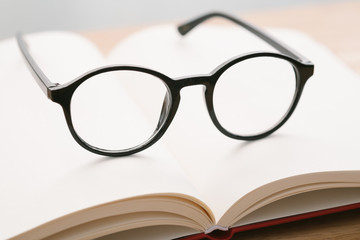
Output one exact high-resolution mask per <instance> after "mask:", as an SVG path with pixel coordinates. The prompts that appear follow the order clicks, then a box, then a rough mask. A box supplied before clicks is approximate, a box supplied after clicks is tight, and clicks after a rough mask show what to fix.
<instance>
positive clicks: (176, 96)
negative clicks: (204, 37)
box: [16, 13, 314, 156]
mask: <svg viewBox="0 0 360 240" xmlns="http://www.w3.org/2000/svg"><path fill="white" fill-rule="evenodd" d="M213 17H221V18H225V19H227V20H230V21H231V22H233V23H235V24H238V25H240V26H242V27H243V28H245V29H247V30H248V31H250V32H252V33H253V34H255V35H256V36H258V37H259V38H261V39H262V40H264V41H265V42H267V43H268V44H269V45H271V46H272V47H274V48H275V49H276V50H278V51H279V52H280V53H273V52H256V53H250V54H245V55H240V56H237V57H235V58H232V59H230V60H228V61H226V62H224V63H223V64H221V65H220V66H218V67H217V68H216V69H215V70H213V71H212V72H211V73H209V74H206V75H199V76H191V77H183V78H179V79H172V78H170V77H168V76H165V75H164V74H162V73H160V72H157V71H154V70H151V69H147V68H143V67H138V66H130V65H112V66H105V67H102V68H98V69H95V70H92V71H89V72H87V73H85V74H84V75H82V76H80V77H78V78H76V79H75V80H73V81H70V82H69V83H66V84H63V85H60V84H58V83H52V82H51V81H50V80H49V79H48V78H47V77H46V76H45V74H44V73H43V72H42V70H41V69H40V68H39V66H38V65H37V63H36V62H35V60H34V59H33V57H32V56H31V55H30V53H29V51H28V49H27V45H26V43H25V41H24V39H23V37H22V35H20V34H18V35H17V37H16V38H17V42H18V45H19V47H20V49H21V52H22V54H23V55H24V58H25V60H26V62H27V63H28V67H29V69H30V71H31V73H32V74H33V76H34V78H35V80H36V81H37V83H38V84H39V86H40V88H41V89H42V91H43V92H44V93H45V94H46V95H47V97H48V98H49V99H51V100H52V101H54V102H56V103H58V104H60V105H61V106H62V108H63V111H64V114H65V118H66V122H67V125H68V127H69V130H70V132H71V134H72V136H73V137H74V139H75V140H76V141H77V142H78V143H79V144H80V145H81V146H82V147H84V148H85V149H87V150H89V151H91V152H94V153H97V154H101V155H106V156H126V155H130V154H133V153H136V152H139V151H142V150H144V149H146V148H148V147H149V146H151V145H152V144H154V143H155V142H156V141H158V140H159V139H160V137H161V136H162V135H163V134H164V133H165V131H166V129H167V128H168V127H169V125H170V123H171V121H172V120H173V118H174V116H175V113H176V111H177V108H178V105H179V102H180V90H181V89H182V88H184V87H188V86H193V85H203V86H204V94H205V100H206V106H207V109H208V112H209V115H210V117H211V119H212V121H213V123H214V124H215V126H216V127H217V128H218V129H219V130H220V131H221V132H222V133H223V134H225V135H226V136H228V137H231V138H234V139H240V140H256V139H260V138H263V137H266V136H268V135H269V134H271V133H273V132H274V131H276V130H277V129H278V128H280V127H281V126H282V125H283V124H284V123H285V122H286V121H287V120H288V119H289V117H290V115H291V114H292V113H293V111H294V109H295V107H296V105H297V103H298V101H299V99H300V96H301V93H302V90H303V88H304V85H305V83H306V81H307V80H308V79H309V78H310V77H311V76H312V75H313V71H314V65H313V63H312V62H310V61H309V60H307V59H306V58H305V57H303V56H302V55H300V54H299V53H297V52H295V51H294V50H292V49H291V48H289V47H288V46H286V45H284V44H283V43H280V42H279V41H277V40H275V39H274V38H272V37H271V36H269V35H268V34H266V33H264V32H262V31H261V30H259V29H258V28H256V27H254V26H252V25H250V24H249V23H247V22H245V21H243V20H240V19H236V18H233V17H231V16H228V15H225V14H222V13H211V14H207V15H204V16H201V17H200V18H196V19H194V20H192V21H190V22H187V23H185V24H182V25H180V26H179V27H178V31H179V33H180V34H181V35H186V34H187V33H188V32H189V31H191V30H192V29H193V28H195V27H196V26H198V25H199V24H201V23H202V22H204V21H205V20H207V19H209V18H213ZM137 89H138V90H139V89H141V90H142V91H139V92H137ZM144 89H145V90H144ZM127 90H130V92H132V93H134V94H132V95H131V96H130V95H129V91H127ZM129 99H132V100H130V101H129Z"/></svg>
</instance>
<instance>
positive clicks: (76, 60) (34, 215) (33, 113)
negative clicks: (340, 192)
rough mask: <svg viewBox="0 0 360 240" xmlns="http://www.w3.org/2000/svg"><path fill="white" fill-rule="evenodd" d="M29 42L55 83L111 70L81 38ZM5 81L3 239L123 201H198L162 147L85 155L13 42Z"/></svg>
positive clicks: (7, 44) (0, 61) (49, 36)
mask: <svg viewBox="0 0 360 240" xmlns="http://www.w3.org/2000/svg"><path fill="white" fill-rule="evenodd" d="M26 39H27V40H28V41H29V46H30V49H31V52H32V53H33V55H34V58H35V59H36V60H37V61H38V63H39V66H40V67H41V68H43V69H44V72H45V74H47V75H48V77H49V78H50V79H51V80H52V81H54V82H61V83H63V82H67V81H69V80H72V79H73V78H75V77H77V76H78V75H80V74H82V73H84V72H86V71H88V70H90V69H92V68H94V67H99V66H102V65H104V59H103V56H101V54H100V53H99V51H98V50H97V49H95V48H94V46H93V45H92V44H91V43H89V41H87V40H85V39H83V38H82V37H80V36H79V35H76V34H71V33H66V32H45V33H40V34H34V35H31V36H29V37H26ZM0 82H1V86H2V87H1V88H0V115H1V118H0V133H1V134H0V146H1V147H0V199H1V200H0V212H1V214H0V226H1V227H0V228H1V231H0V239H5V238H9V237H12V236H14V235H17V234H19V233H22V232H24V231H26V230H29V229H31V228H33V227H36V226H38V225H40V224H42V223H45V222H47V221H49V220H53V219H55V218H57V217H60V216H63V215H65V214H68V213H71V212H74V211H78V210H81V209H84V208H87V207H91V206H95V205H98V204H102V203H105V202H109V201H114V200H118V199H121V198H124V197H130V196H137V195H141V194H148V193H164V192H176V193H184V194H189V195H192V196H196V192H195V190H194V189H193V188H192V187H191V185H189V184H188V182H187V181H186V179H185V176H184V175H183V173H182V170H181V169H180V168H179V167H178V166H177V163H176V162H175V161H174V158H173V157H171V155H170V154H169V153H168V152H167V151H166V149H164V148H163V146H162V144H157V145H155V146H154V147H152V148H151V149H149V150H148V151H146V152H143V153H140V154H136V155H133V156H131V157H123V158H109V157H103V156H99V155H95V154H93V153H90V152H88V151H86V150H85V149H82V148H81V147H80V146H79V145H78V144H77V143H76V142H75V141H74V140H73V139H72V136H71V134H70V132H69V130H68V129H67V125H66V122H65V118H64V116H63V113H62V110H61V108H60V107H59V105H57V104H55V103H53V102H51V101H50V100H49V99H47V98H46V96H45V95H44V94H43V92H42V91H41V90H40V88H39V87H38V85H37V84H36V81H35V80H34V79H33V77H32V76H31V74H30V72H29V70H28V69H27V68H26V64H25V62H24V60H23V59H22V56H21V55H20V51H19V49H18V46H17V44H16V42H15V40H14V39H9V40H5V41H3V42H1V43H0ZM140 125H141V124H140Z"/></svg>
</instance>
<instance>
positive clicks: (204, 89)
mask: <svg viewBox="0 0 360 240" xmlns="http://www.w3.org/2000/svg"><path fill="white" fill-rule="evenodd" d="M202 87H203V91H204V95H203V101H204V104H205V106H206V107H207V104H206V86H205V85H203V86H202Z"/></svg>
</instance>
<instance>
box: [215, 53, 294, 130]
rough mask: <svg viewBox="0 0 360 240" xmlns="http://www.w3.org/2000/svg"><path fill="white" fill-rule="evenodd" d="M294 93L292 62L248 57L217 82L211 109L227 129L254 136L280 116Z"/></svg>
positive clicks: (277, 120) (273, 123) (226, 72)
mask: <svg viewBox="0 0 360 240" xmlns="http://www.w3.org/2000/svg"><path fill="white" fill-rule="evenodd" d="M295 93H296V73H295V71H294V68H293V66H292V64H291V63H289V62H288V61H286V60H284V59H281V58H276V57H267V56H261V57H254V58H249V59H246V60H244V61H241V62H239V63H236V64H234V65H233V66H231V67H230V68H228V69H227V70H226V71H225V72H224V73H223V74H222V75H221V76H220V78H219V79H218V81H217V82H216V84H215V88H214V93H213V104H214V111H215V115H216V118H217V120H218V122H219V123H220V125H221V126H222V127H223V128H224V129H225V130H226V131H228V132H230V133H232V134H235V135H239V136H255V135H258V134H262V133H264V132H267V131H268V130H270V129H272V128H273V127H275V126H276V125H277V124H278V123H279V122H280V121H281V120H282V119H283V117H284V116H285V115H286V113H287V112H288V110H289V108H290V106H291V105H292V102H293V99H294V96H295Z"/></svg>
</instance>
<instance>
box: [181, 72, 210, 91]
mask: <svg viewBox="0 0 360 240" xmlns="http://www.w3.org/2000/svg"><path fill="white" fill-rule="evenodd" d="M213 80H214V78H213V76H212V75H197V76H187V77H181V78H177V79H175V83H176V85H177V87H178V89H179V90H181V89H182V88H184V87H189V86H195V85H204V86H207V85H209V84H210V83H211V82H212V81H213Z"/></svg>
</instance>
